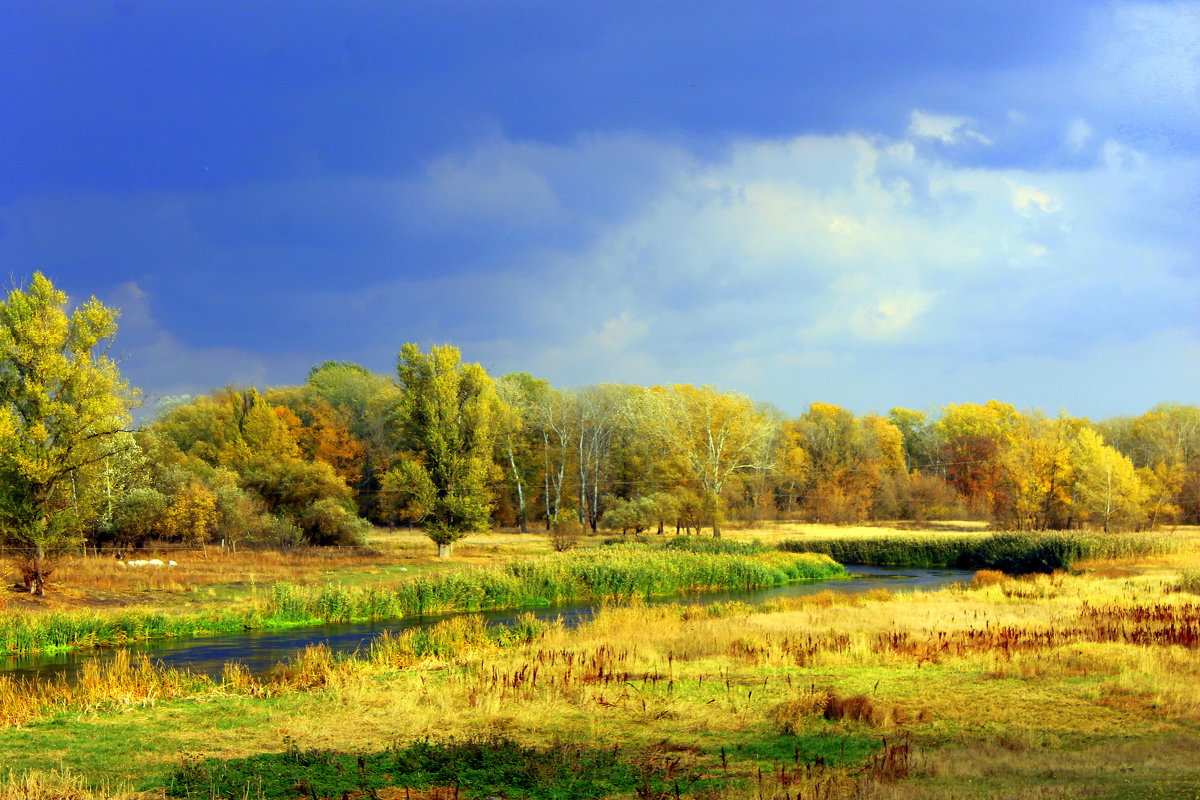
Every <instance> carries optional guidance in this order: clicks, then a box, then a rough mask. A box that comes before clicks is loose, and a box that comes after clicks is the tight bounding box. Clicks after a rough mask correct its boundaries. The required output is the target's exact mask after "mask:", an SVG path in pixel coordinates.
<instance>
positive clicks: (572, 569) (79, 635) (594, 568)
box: [0, 545, 844, 655]
mask: <svg viewBox="0 0 1200 800" xmlns="http://www.w3.org/2000/svg"><path fill="white" fill-rule="evenodd" d="M843 573H844V569H843V568H842V567H841V566H840V565H838V564H836V563H834V562H833V561H832V560H830V559H829V558H828V557H827V556H824V555H814V554H793V553H780V552H766V553H763V554H760V555H755V556H743V555H734V554H720V553H718V554H702V553H690V552H682V551H669V552H668V551H651V550H648V549H646V548H644V547H638V546H632V545H630V546H623V547H613V548H606V549H604V550H592V551H579V552H570V553H555V554H552V555H549V556H544V557H541V558H536V559H532V560H527V561H514V562H511V563H509V564H507V565H504V566H502V567H499V568H490V569H486V568H479V569H469V570H462V571H455V572H444V573H435V574H432V575H426V576H422V577H420V578H417V579H415V580H411V581H405V582H400V583H394V584H391V585H375V586H369V587H363V588H355V587H345V586H339V585H334V584H327V585H323V586H312V587H305V586H297V585H294V584H289V583H278V584H275V585H274V586H273V588H272V592H271V595H270V596H269V597H268V598H267V599H266V600H265V601H261V602H251V603H247V604H243V605H242V606H241V607H240V608H239V609H237V610H226V611H223V612H219V613H205V614H164V613H160V612H147V611H118V612H107V613H101V612H92V611H86V612H81V611H61V612H51V613H44V614H11V615H6V616H3V617H0V653H8V654H12V655H23V654H29V653H55V652H63V651H67V650H75V649H86V648H90V647H119V646H121V645H125V644H129V643H131V642H140V641H147V640H152V639H168V638H183V637H190V636H208V635H217V634H223V633H236V632H238V631H242V630H249V629H259V628H278V627H287V626H290V625H301V624H305V623H320V622H344V621H351V620H369V619H389V618H395V619H399V618H402V617H408V616H419V615H424V614H438V613H447V612H459V611H483V610H488V609H504V608H521V607H526V606H529V607H536V606H546V605H554V604H557V603H563V602H568V601H575V600H579V601H590V602H612V601H618V602H619V601H625V600H629V599H631V598H635V597H651V596H656V595H669V594H673V593H678V592H696V591H705V590H718V589H742V588H746V589H750V588H759V587H766V586H777V585H780V584H783V583H787V582H789V581H795V580H819V579H823V578H829V577H834V576H837V575H841V574H843Z"/></svg>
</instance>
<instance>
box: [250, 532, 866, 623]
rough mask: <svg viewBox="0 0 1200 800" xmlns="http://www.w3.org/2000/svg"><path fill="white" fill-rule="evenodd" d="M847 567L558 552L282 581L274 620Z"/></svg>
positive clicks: (369, 615) (482, 605)
mask: <svg viewBox="0 0 1200 800" xmlns="http://www.w3.org/2000/svg"><path fill="white" fill-rule="evenodd" d="M844 573H845V569H844V568H843V567H842V566H841V565H840V564H837V563H835V562H834V561H833V560H831V559H830V558H829V557H828V556H824V555H817V554H812V553H781V552H767V553H763V554H761V555H753V556H751V555H737V554H726V553H713V554H705V553H689V552H685V551H679V550H670V551H667V550H651V549H647V548H645V547H639V546H636V545H626V546H618V547H612V548H606V549H604V550H577V551H568V552H565V553H555V554H553V555H549V556H545V557H543V558H538V559H532V560H529V561H517V562H513V563H510V564H507V565H505V566H504V567H502V568H500V569H480V570H473V571H463V572H453V573H443V574H436V575H430V576H426V577H423V578H419V579H417V580H415V581H412V582H409V583H402V584H397V585H394V586H390V587H371V588H366V589H355V588H346V587H340V586H324V587H317V588H308V587H298V586H292V585H287V584H281V585H277V586H276V587H275V591H274V593H273V595H272V598H271V606H270V609H269V612H268V614H269V618H270V619H271V620H282V621H311V620H324V621H330V622H340V621H350V620H356V619H382V618H387V617H403V616H408V615H414V614H418V615H419V614H431V613H445V612H453V611H482V610H486V609H500V608H519V607H526V606H531V607H533V606H546V605H555V604H558V603H563V602H568V601H574V600H581V601H596V602H601V601H617V602H620V601H627V600H630V599H633V598H639V597H640V598H647V597H654V596H663V595H671V594H676V593H683V592H697V591H710V590H720V589H755V588H762V587H767V586H779V585H781V584H784V583H788V582H790V581H797V580H820V579H824V578H831V577H835V576H838V575H842V574H844Z"/></svg>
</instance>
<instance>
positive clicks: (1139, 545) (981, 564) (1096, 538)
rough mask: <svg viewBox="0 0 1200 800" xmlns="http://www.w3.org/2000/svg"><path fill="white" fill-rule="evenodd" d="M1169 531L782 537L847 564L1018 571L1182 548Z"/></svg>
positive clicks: (788, 545)
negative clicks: (1143, 532)
mask: <svg viewBox="0 0 1200 800" xmlns="http://www.w3.org/2000/svg"><path fill="white" fill-rule="evenodd" d="M1183 546H1184V544H1183V542H1182V541H1181V540H1180V539H1179V538H1177V537H1172V536H1169V535H1166V534H1097V533H1063V532H1042V533H993V534H965V535H962V534H941V533H894V532H882V533H880V534H878V535H876V536H860V537H854V538H845V537H805V538H803V539H792V540H785V541H781V542H780V543H779V544H778V547H779V549H781V550H783V551H785V552H811V553H826V554H827V555H829V556H830V557H831V558H833V559H834V560H835V561H837V562H839V563H842V564H868V565H872V566H887V567H922V568H937V567H944V568H954V569H975V570H981V569H986V570H1000V571H1003V572H1007V573H1013V574H1024V573H1030V572H1053V571H1054V570H1060V569H1061V570H1065V569H1071V568H1072V567H1073V566H1074V565H1075V564H1077V563H1079V562H1082V561H1086V560H1093V559H1135V558H1141V557H1145V556H1157V555H1163V554H1168V553H1173V552H1178V551H1179V550H1180V549H1181V548H1182V547H1183Z"/></svg>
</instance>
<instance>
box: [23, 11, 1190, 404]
mask: <svg viewBox="0 0 1200 800" xmlns="http://www.w3.org/2000/svg"><path fill="white" fill-rule="evenodd" d="M0 76H3V77H2V80H0V268H2V269H3V270H4V271H5V272H6V273H7V275H6V278H8V277H10V276H11V280H15V281H16V282H18V283H20V282H21V281H23V280H25V279H27V278H28V276H29V275H30V274H31V273H32V272H33V271H34V270H39V269H40V270H42V271H43V272H44V273H46V274H47V275H48V276H49V277H50V278H51V279H52V280H54V281H55V282H56V283H57V284H58V285H59V286H61V287H62V288H64V289H65V290H67V291H68V292H69V293H70V294H71V295H72V297H86V296H88V295H92V294H94V295H96V296H98V297H100V298H101V299H102V300H105V301H106V302H109V303H111V304H114V305H117V306H119V307H120V308H121V309H122V311H123V318H122V324H121V332H120V334H119V337H118V343H117V349H118V350H119V351H120V352H121V353H122V354H123V355H124V363H123V370H124V372H125V374H126V375H127V376H128V377H130V378H131V379H132V380H133V382H135V383H136V384H138V385H140V386H141V387H142V388H143V389H144V390H145V391H146V393H147V394H148V395H149V396H150V397H151V398H153V397H155V396H157V395H162V394H177V393H183V392H201V391H207V390H209V389H211V388H214V387H218V386H222V385H225V384H227V383H233V384H250V383H255V384H259V385H263V384H278V383H295V382H299V381H302V380H303V377H304V374H305V372H306V370H307V369H308V367H309V366H310V365H312V364H314V363H317V362H320V361H322V360H325V359H330V358H333V359H349V360H353V361H358V362H360V363H363V364H365V365H367V366H369V367H370V368H372V369H374V370H377V371H380V372H392V371H393V369H394V364H395V356H396V353H397V352H398V350H399V348H400V345H401V344H402V343H404V342H407V341H415V342H418V343H421V344H422V345H428V344H433V343H442V342H449V343H452V344H456V345H458V346H459V347H460V348H462V350H463V352H464V355H465V357H466V358H468V359H470V360H474V361H480V362H482V363H483V364H484V365H485V366H487V367H488V368H489V370H491V371H493V372H494V373H503V372H507V371H510V370H525V371H529V372H532V373H534V374H535V375H539V376H542V377H545V378H548V379H549V380H551V381H552V382H553V383H555V384H557V385H581V384H588V383H599V382H604V381H622V382H636V383H643V384H650V383H667V382H690V383H698V384H699V383H707V384H715V385H717V386H720V387H722V388H726V389H731V390H737V391H741V392H744V393H746V394H749V395H751V396H752V397H754V398H756V399H758V400H763V401H767V402H771V403H774V404H775V405H777V406H779V407H780V408H782V409H783V410H785V411H787V412H790V413H799V412H801V411H803V410H804V408H805V407H806V406H807V404H808V403H810V402H812V401H814V400H821V401H825V402H834V403H839V404H842V405H846V406H848V407H850V408H852V409H854V410H855V411H858V412H866V411H886V410H887V409H888V408H890V407H891V406H894V405H904V406H909V407H914V408H931V407H935V406H941V405H944V404H946V403H951V402H955V403H957V402H968V401H983V400H987V399H989V398H993V397H994V398H998V399H1001V400H1005V401H1008V402H1012V403H1015V404H1017V405H1018V406H1022V407H1040V408H1042V409H1044V410H1046V411H1048V412H1050V413H1054V412H1056V411H1057V410H1058V409H1060V408H1066V409H1067V410H1068V411H1070V412H1072V413H1075V414H1081V415H1089V416H1093V417H1103V416H1108V415H1112V414H1123V413H1138V412H1140V411H1143V410H1145V409H1146V408H1148V407H1149V406H1151V405H1153V404H1155V403H1157V402H1161V401H1176V402H1189V403H1194V402H1197V401H1198V400H1200V4H1198V3H1122V2H1116V3H1105V2H1096V1H1095V0H1090V1H1089V2H1070V1H1068V0H1055V2H1050V3H1048V2H1045V0H1037V1H1036V2H1023V1H1010V2H1004V3H994V2H993V3H983V2H979V3H976V2H964V0H947V1H946V2H920V3H906V2H878V3H843V4H834V3H828V2H798V1H796V2H761V1H760V0H747V1H746V2H738V3H706V2H696V0H661V1H660V2H647V1H646V0H631V1H630V2H624V1H623V0H604V2H594V3H593V2H562V0H546V1H545V2H531V1H528V0H496V1H495V2H489V1H486V0H476V1H472V2H468V1H466V0H461V1H460V0H411V1H409V2H370V1H369V0H360V1H359V2H353V3H350V2H346V3H337V2H309V1H307V0H280V1H279V2H260V1H259V0H245V1H244V2H238V3H229V2H223V1H222V2H216V1H215V0H212V1H210V2H203V1H202V0H198V1H197V2H189V3H165V2H148V1H144V2H138V1H136V0H119V1H118V2H111V1H109V0H94V1H93V2H58V1H57V0H46V1H45V2H37V3H34V2H18V1H17V0H12V2H3V3H0Z"/></svg>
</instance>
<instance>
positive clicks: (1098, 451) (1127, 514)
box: [1073, 428, 1149, 533]
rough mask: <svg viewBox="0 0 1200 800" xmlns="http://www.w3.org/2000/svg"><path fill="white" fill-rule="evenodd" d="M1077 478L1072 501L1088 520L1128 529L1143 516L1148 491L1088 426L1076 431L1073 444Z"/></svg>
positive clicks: (1129, 465) (1127, 462) (1107, 527)
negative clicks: (1074, 499) (1077, 432)
mask: <svg viewBox="0 0 1200 800" xmlns="http://www.w3.org/2000/svg"><path fill="white" fill-rule="evenodd" d="M1073 455H1074V458H1075V464H1076V469H1077V471H1078V479H1077V481H1076V484H1075V491H1074V494H1075V498H1076V504H1077V505H1078V507H1079V512H1080V515H1081V516H1083V517H1084V518H1085V519H1086V520H1087V521H1088V522H1090V523H1092V524H1093V525H1096V526H1097V527H1100V528H1102V529H1103V530H1104V531H1105V532H1106V533H1107V532H1108V531H1110V530H1128V529H1130V528H1135V527H1137V526H1138V525H1140V524H1141V523H1142V522H1143V521H1144V520H1145V518H1146V505H1147V500H1148V495H1149V493H1148V492H1147V490H1146V487H1145V486H1143V485H1142V482H1141V480H1140V479H1139V478H1138V475H1137V471H1136V470H1135V469H1134V467H1133V462H1131V461H1130V460H1129V459H1128V458H1127V457H1125V456H1123V455H1121V453H1119V452H1117V451H1116V450H1115V449H1113V448H1112V447H1109V446H1108V445H1106V444H1104V440H1103V439H1101V438H1100V435H1099V434H1097V433H1096V432H1095V431H1093V430H1091V429H1090V428H1084V429H1083V430H1081V431H1079V434H1078V435H1077V436H1076V438H1075V442H1074V445H1073Z"/></svg>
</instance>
